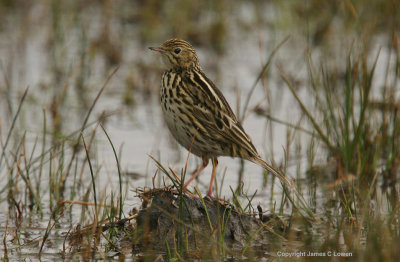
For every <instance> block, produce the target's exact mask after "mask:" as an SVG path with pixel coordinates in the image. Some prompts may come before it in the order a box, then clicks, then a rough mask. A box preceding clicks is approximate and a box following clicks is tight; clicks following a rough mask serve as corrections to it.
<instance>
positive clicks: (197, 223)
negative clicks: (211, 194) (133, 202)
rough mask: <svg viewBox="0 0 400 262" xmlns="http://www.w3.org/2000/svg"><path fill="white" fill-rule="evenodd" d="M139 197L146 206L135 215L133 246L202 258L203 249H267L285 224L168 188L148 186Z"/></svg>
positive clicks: (250, 250) (258, 250) (208, 251)
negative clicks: (180, 193)
mask: <svg viewBox="0 0 400 262" xmlns="http://www.w3.org/2000/svg"><path fill="white" fill-rule="evenodd" d="M139 197H140V198H142V199H143V201H144V202H143V203H144V206H143V207H142V209H141V210H140V211H139V214H138V217H137V224H136V234H135V241H134V250H136V251H135V252H145V253H148V252H155V253H158V254H160V253H164V254H165V253H168V254H176V252H178V254H182V253H183V254H188V255H190V256H192V257H193V256H195V257H196V254H197V255H198V256H199V257H202V258H204V254H205V253H209V254H210V257H213V256H214V255H216V254H217V253H218V252H227V253H229V252H232V253H242V252H243V251H244V250H246V252H257V253H258V252H264V253H265V252H267V251H268V247H269V246H271V244H274V245H275V244H277V243H281V240H282V239H283V237H281V236H279V235H280V233H281V232H282V230H283V229H284V228H285V225H284V223H283V222H282V220H280V219H279V218H278V217H276V216H274V217H272V216H269V217H268V216H263V215H262V212H260V213H259V214H258V215H249V214H246V213H240V212H239V211H237V210H236V209H235V208H234V207H233V206H232V205H229V204H226V203H221V202H220V201H216V200H211V199H209V198H204V199H200V198H196V197H192V196H188V195H178V194H177V193H176V192H173V191H171V190H168V189H153V190H149V191H146V192H143V193H141V194H139ZM260 209H261V208H259V211H261V210H260ZM274 231H279V233H276V232H274ZM254 247H256V248H254ZM246 254H247V253H246Z"/></svg>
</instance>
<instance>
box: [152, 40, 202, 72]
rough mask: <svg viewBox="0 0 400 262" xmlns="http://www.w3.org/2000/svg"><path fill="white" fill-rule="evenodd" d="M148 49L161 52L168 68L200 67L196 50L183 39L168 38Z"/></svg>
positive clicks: (185, 68) (186, 68)
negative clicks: (157, 45) (159, 44)
mask: <svg viewBox="0 0 400 262" xmlns="http://www.w3.org/2000/svg"><path fill="white" fill-rule="evenodd" d="M149 49H150V50H153V51H157V52H159V53H161V54H162V56H163V59H164V62H165V63H166V65H167V66H168V67H169V68H172V69H177V70H188V69H193V68H200V65H199V59H198V58H197V54H196V51H195V50H194V48H193V47H192V45H191V44H189V43H188V42H186V41H185V40H180V39H170V40H167V41H165V42H164V43H163V44H162V45H161V46H159V47H149Z"/></svg>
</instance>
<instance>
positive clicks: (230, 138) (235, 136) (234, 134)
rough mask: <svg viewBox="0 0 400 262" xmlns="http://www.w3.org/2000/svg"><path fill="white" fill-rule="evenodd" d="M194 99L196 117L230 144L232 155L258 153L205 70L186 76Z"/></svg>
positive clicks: (187, 86)
mask: <svg viewBox="0 0 400 262" xmlns="http://www.w3.org/2000/svg"><path fill="white" fill-rule="evenodd" d="M185 84H186V90H187V91H188V94H189V95H190V96H191V98H192V100H193V112H192V113H193V116H194V117H195V118H196V120H197V121H198V122H199V123H200V124H201V125H202V126H203V127H204V129H205V130H206V131H207V132H208V134H209V136H210V137H212V138H213V139H214V140H216V139H217V140H218V141H219V142H220V143H222V144H231V147H232V148H231V151H232V152H231V155H232V156H239V157H243V158H248V157H254V156H258V153H257V150H256V148H255V147H254V145H253V143H252V142H251V140H250V138H249V136H248V135H247V134H246V132H245V131H244V129H243V127H242V125H241V124H240V123H239V121H238V120H237V118H236V116H235V114H234V113H233V111H232V109H231V107H230V106H229V104H228V102H227V101H226V99H225V98H224V96H223V94H222V93H221V91H220V90H219V89H218V88H217V87H216V86H215V85H214V83H213V82H212V81H211V80H210V79H208V78H207V77H206V76H205V75H204V73H202V72H195V73H193V74H190V75H189V76H188V77H186V79H185Z"/></svg>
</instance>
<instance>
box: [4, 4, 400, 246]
mask: <svg viewBox="0 0 400 262" xmlns="http://www.w3.org/2000/svg"><path fill="white" fill-rule="evenodd" d="M399 8H400V6H399V3H398V1H395V0H389V1H380V0H372V1H368V3H367V2H366V1H362V0H353V1H350V0H344V1H339V0H333V1H320V0H309V1H301V2H300V1H275V0H270V1H261V0H252V1H235V0H233V1H232V0H231V1H228V0H225V1H211V0H209V1H185V0H170V1H158V0H147V1H146V0H137V1H121V0H114V1H111V0H103V1H94V0H89V1H56V0H54V1H47V0H46V1H45V0H42V1H41V0H37V1H21V0H15V1H11V0H0V139H1V150H0V152H1V160H0V208H1V209H0V210H1V213H2V214H1V215H0V224H1V225H4V224H5V223H6V222H5V221H8V219H10V217H13V216H15V214H16V213H15V212H17V211H16V210H24V209H26V211H25V213H29V212H31V211H32V210H36V211H38V210H39V211H40V212H39V213H38V214H40V215H38V217H36V219H34V222H31V223H33V224H36V225H38V226H47V223H48V220H49V219H50V217H51V216H55V213H54V210H55V207H56V206H57V203H59V202H60V201H64V200H70V201H73V200H80V201H88V202H93V194H92V193H93V192H92V184H91V179H92V178H91V176H90V170H89V165H88V161H87V159H88V157H87V156H86V154H85V149H84V145H83V140H82V137H81V134H82V136H83V137H84V139H85V142H86V144H87V146H88V153H89V155H90V160H91V164H92V165H93V173H94V176H95V180H96V188H97V195H98V196H97V198H98V199H101V201H104V202H109V201H111V200H110V199H112V201H115V202H117V200H116V199H117V198H118V197H117V196H118V195H119V194H120V192H119V186H120V184H121V183H120V180H119V176H118V168H117V163H116V159H115V155H114V152H113V149H112V146H111V144H112V145H113V146H114V147H115V150H116V154H117V156H118V159H119V163H120V167H121V174H122V185H123V186H122V189H123V190H122V191H123V192H122V194H123V199H124V200H125V201H124V205H125V206H124V212H125V213H128V212H129V210H130V209H132V208H133V207H135V206H137V205H138V204H140V201H139V199H137V198H136V197H135V193H134V192H132V191H134V190H135V189H137V188H143V187H153V184H155V185H156V186H163V185H168V184H170V183H169V181H168V179H167V178H166V177H165V176H163V174H162V172H159V171H157V170H158V168H157V165H156V163H155V162H154V161H153V160H152V159H151V158H150V157H149V155H151V156H153V157H154V158H155V159H157V160H158V161H160V163H161V164H162V165H163V166H165V167H171V168H172V169H173V170H175V171H176V172H177V173H178V174H180V173H181V171H182V169H183V168H184V165H185V162H186V158H187V151H186V150H184V149H182V148H181V147H180V146H179V145H177V144H176V142H175V141H174V140H173V139H172V137H171V136H170V134H169V131H168V129H167V128H166V126H165V124H164V123H163V120H162V118H161V115H160V107H159V90H160V83H161V75H162V73H163V71H164V69H165V67H164V65H163V63H162V60H161V59H160V57H158V56H157V54H154V53H153V52H151V51H149V50H148V47H149V46H158V45H160V44H161V43H162V42H164V41H165V40H167V39H170V38H181V39H185V40H187V41H189V42H190V43H191V44H192V45H193V46H194V47H195V49H196V50H197V52H198V55H199V59H200V63H201V65H202V68H203V69H204V71H205V73H206V74H207V75H208V76H209V77H210V79H212V80H213V81H214V83H215V84H216V85H217V86H218V87H219V88H220V89H221V91H222V92H223V93H224V95H225V97H226V98H227V100H228V102H229V104H230V105H231V107H232V109H233V110H234V111H235V113H236V114H237V115H238V116H239V118H240V119H242V123H243V125H244V128H245V130H246V131H247V133H248V134H249V135H250V136H251V137H252V139H253V142H254V144H255V145H256V147H257V149H258V150H259V152H260V154H261V155H262V156H263V157H264V159H266V160H267V162H269V163H272V164H273V165H275V166H277V167H281V168H283V169H285V170H286V171H287V176H288V177H290V179H293V180H296V181H297V183H298V185H300V188H301V184H302V183H303V182H305V181H306V182H307V183H310V184H312V185H313V187H312V189H310V187H308V186H304V188H302V189H303V190H304V194H305V195H306V198H307V199H308V200H309V201H310V203H313V204H314V208H315V209H316V210H318V208H321V207H323V206H324V205H325V204H326V202H324V201H323V202H319V201H317V199H318V198H319V197H321V198H324V199H325V198H326V197H328V198H329V197H330V196H331V195H329V194H328V195H325V194H324V193H323V192H322V191H321V189H320V188H318V187H317V186H316V184H317V182H316V181H317V180H318V181H319V180H320V179H323V180H324V181H325V182H326V184H325V185H326V186H327V187H328V188H332V187H334V186H335V185H338V184H340V185H341V184H342V183H344V182H343V181H345V182H346V181H353V180H356V181H358V182H360V184H361V185H364V187H365V188H368V189H369V188H370V187H371V183H370V182H371V181H375V180H374V179H376V176H375V177H374V175H375V174H376V172H377V170H378V171H379V172H380V173H379V174H382V177H384V178H385V179H383V180H382V181H381V184H382V185H385V186H390V185H392V186H394V188H392V189H393V190H392V191H390V192H391V195H390V197H389V198H391V199H393V200H396V199H397V191H398V187H396V185H397V184H396V181H397V177H398V165H399V163H400V162H399V158H398V156H399V152H398V151H399V150H398V147H397V146H398V143H399V142H400V140H398V138H399V132H398V131H399V123H400V121H399V119H398V116H397V109H398V99H399V92H398V90H399V89H398V88H399V87H400V86H399V64H400V63H399V46H398V35H397V34H398V29H399V28H400V27H399V25H400V15H399V11H398V10H399ZM265 67H266V70H263V68H265ZM116 69H117V71H116V72H115V74H114V73H113V72H114V70H116ZM110 76H111V78H110ZM102 88H104V92H103V89H102ZM357 88H358V89H357ZM296 97H297V98H296ZM299 101H301V103H299ZM365 101H368V102H369V103H368V105H366V104H365ZM302 105H303V106H304V107H305V108H306V109H308V110H305V108H303V107H302ZM367 106H368V107H367ZM92 108H93V110H92ZM365 108H367V109H365ZM365 112H367V113H365ZM99 123H101V124H102V125H103V127H104V129H105V130H106V132H107V134H108V135H109V137H110V140H111V143H110V141H109V140H108V139H107V136H106V133H105V132H104V131H103V130H102V128H101V127H100V126H99ZM318 127H320V130H318ZM358 127H362V128H358ZM367 149H371V150H372V151H371V153H369V151H368V152H367ZM363 153H364V154H363ZM360 155H361V156H360ZM200 164H201V160H200V159H197V158H196V157H192V156H191V157H190V158H189V166H188V174H190V173H191V172H193V171H194V170H196V169H197V167H198V166H199V165H200ZM155 174H157V176H156V177H155V180H154V181H155V182H153V181H152V177H153V176H155ZM210 174H211V167H208V168H207V169H206V170H205V171H204V172H203V174H202V175H201V176H200V180H199V181H197V182H195V183H194V184H193V186H194V185H197V186H198V187H199V189H200V190H201V191H203V192H205V190H206V188H207V181H208V180H209V177H210ZM310 174H311V175H310ZM217 181H218V183H219V184H218V186H219V188H218V190H219V193H220V195H221V196H223V197H226V198H228V199H229V198H230V197H232V191H231V190H233V191H236V192H237V194H238V195H239V196H241V197H242V199H244V200H246V199H247V198H246V196H247V195H253V194H256V198H255V199H256V201H258V203H261V204H263V205H266V206H267V207H270V208H272V207H273V208H275V205H276V203H279V201H281V199H282V198H283V196H282V191H281V188H280V186H277V187H276V186H275V187H274V184H275V183H274V181H273V179H272V178H271V177H270V176H268V175H267V174H264V172H263V170H262V169H261V168H259V167H258V166H256V165H254V164H252V163H249V162H243V161H241V160H237V159H230V158H221V159H220V165H219V167H218V177H217ZM363 181H364V182H363ZM310 184H307V185H310ZM374 185H375V184H374ZM325 189H326V188H325ZM374 192H375V191H374ZM374 194H375V193H374ZM393 194H395V195H394V196H393ZM360 195H364V194H363V193H360ZM336 200H337V199H336ZM337 201H338V202H340V201H339V200H337ZM350 202H351V203H353V202H352V201H350ZM353 204H354V203H353ZM338 205H340V203H339V204H338ZM349 205H350V204H349ZM354 205H356V204H354ZM333 206H335V205H333ZM353 207H354V206H353ZM282 208H283V209H284V208H287V206H285V205H283V206H282ZM389 209H390V210H391V208H389ZM29 210H30V211H29ZM396 210H398V209H396ZM18 212H19V211H18ZM18 212H17V213H18ZM21 212H22V211H21ZM384 212H388V210H385V211H384ZM87 213H89V214H92V213H91V211H90V210H87V207H85V208H83V207H82V208H81V207H79V208H78V207H76V206H71V207H70V216H69V217H68V216H67V217H61V216H60V217H58V215H56V217H58V218H60V219H64V222H65V224H63V225H62V226H61V228H70V227H72V226H73V225H76V223H85V221H87V217H86V216H85V214H87ZM29 214H33V213H29ZM34 214H37V213H34ZM72 214H74V215H72ZM32 216H37V215H32ZM89 220H90V219H89ZM57 221H58V220H57ZM41 233H42V232H40V231H39V232H37V236H40V235H41ZM29 240H32V237H29ZM28 250H29V247H28ZM49 250H51V251H49V252H50V253H51V252H54V253H57V252H58V249H57V246H56V247H53V249H51V248H50V249H49ZM22 253H23V252H22Z"/></svg>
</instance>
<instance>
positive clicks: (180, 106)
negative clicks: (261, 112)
mask: <svg viewBox="0 0 400 262" xmlns="http://www.w3.org/2000/svg"><path fill="white" fill-rule="evenodd" d="M149 48H150V49H151V50H153V51H156V52H159V53H160V54H161V55H162V57H163V59H164V61H165V63H166V64H167V66H168V70H167V71H165V73H164V74H163V76H162V81H161V108H162V112H163V116H164V119H165V122H166V124H167V126H168V128H169V130H170V131H171V134H172V136H173V137H174V138H175V139H176V141H178V143H179V144H181V145H182V146H183V147H185V148H186V149H187V150H189V151H190V152H191V153H193V154H195V155H196V156H199V157H201V158H202V160H203V165H202V166H201V167H200V168H199V169H198V170H197V171H196V172H195V173H194V174H193V176H192V177H191V178H190V179H189V180H188V181H187V182H186V183H185V184H184V188H183V189H184V191H185V192H186V188H187V186H188V185H189V183H190V182H191V181H192V180H193V179H195V178H196V177H197V176H198V175H199V174H200V172H201V171H202V170H203V169H204V168H205V167H206V166H207V165H208V162H209V159H212V160H213V162H214V165H213V170H212V174H211V180H210V184H209V188H208V192H207V195H208V196H210V197H211V196H212V184H213V181H214V177H215V170H216V166H217V165H218V161H217V157H219V156H230V157H239V158H243V159H247V160H250V161H252V162H254V163H257V164H258V165H260V166H262V167H263V168H264V169H266V170H267V171H269V172H270V173H272V174H273V175H275V176H277V177H278V178H279V179H280V180H281V181H282V182H283V183H285V184H287V185H289V186H291V183H290V182H289V180H288V179H287V178H286V177H284V176H283V175H282V174H280V173H279V172H278V171H277V170H275V169H274V168H273V167H272V166H270V165H269V164H268V163H266V162H265V161H264V160H263V159H261V157H260V155H259V154H258V152H257V150H256V148H255V147H254V145H253V143H252V142H251V139H250V137H249V136H248V135H247V134H246V132H245V131H244V129H243V127H242V125H241V124H240V122H239V121H238V119H237V118H236V116H235V114H234V113H233V111H232V109H231V107H230V106H229V104H228V102H227V101H226V99H225V97H224V96H223V94H222V93H221V91H220V90H219V89H218V88H217V87H216V86H215V84H214V83H213V82H212V81H211V80H210V79H209V78H208V77H207V76H206V74H205V73H204V72H203V70H202V69H201V67H200V64H199V59H198V57H197V54H196V51H195V50H194V48H193V47H192V46H191V45H190V44H189V43H188V42H186V41H184V40H180V39H170V40H167V41H165V42H164V43H163V44H162V45H161V46H160V47H149Z"/></svg>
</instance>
